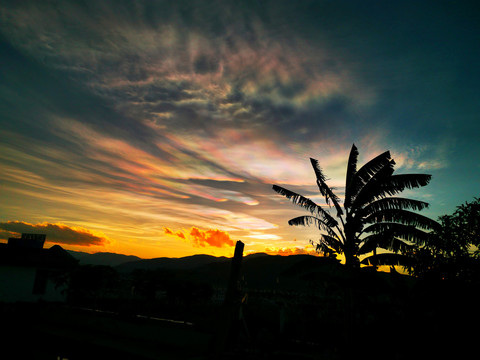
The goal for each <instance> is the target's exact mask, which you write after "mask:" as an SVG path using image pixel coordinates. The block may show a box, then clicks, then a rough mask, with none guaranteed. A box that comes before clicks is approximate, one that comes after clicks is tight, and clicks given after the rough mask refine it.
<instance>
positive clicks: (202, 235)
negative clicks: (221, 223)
mask: <svg viewBox="0 0 480 360" xmlns="http://www.w3.org/2000/svg"><path fill="white" fill-rule="evenodd" d="M164 232H165V234H166V235H170V236H175V237H178V238H181V239H183V240H187V241H190V242H191V243H192V244H193V245H194V246H197V247H206V246H213V247H218V248H221V247H229V246H230V247H231V246H234V245H235V242H234V241H233V240H232V239H231V237H230V234H229V233H228V232H226V231H222V230H218V229H208V230H200V229H199V228H197V227H192V228H191V229H190V230H189V231H188V232H187V235H185V234H184V233H183V232H182V231H177V232H173V231H172V230H171V229H170V228H167V227H165V228H164Z"/></svg>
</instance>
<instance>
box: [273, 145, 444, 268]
mask: <svg viewBox="0 0 480 360" xmlns="http://www.w3.org/2000/svg"><path fill="white" fill-rule="evenodd" d="M358 154H359V153H358V149H357V147H356V146H355V144H354V145H352V149H351V151H350V156H349V158H348V164H347V176H346V184H345V200H344V202H343V206H342V204H341V201H340V198H339V197H338V196H337V195H336V194H335V193H334V190H335V189H333V188H331V187H329V186H328V185H327V182H326V181H327V179H326V176H325V174H324V173H323V171H322V169H321V167H320V165H319V162H318V161H317V160H315V159H312V158H310V161H311V163H312V166H313V170H314V171H315V175H316V179H317V181H316V182H317V185H318V189H319V191H320V193H321V194H322V195H323V196H324V197H325V201H326V203H327V204H328V206H329V207H330V209H331V210H333V212H334V215H335V217H334V216H332V215H331V214H330V211H329V210H328V209H327V210H325V209H324V208H323V207H322V206H320V205H317V204H316V203H315V202H313V201H312V200H311V199H308V198H306V197H304V196H302V195H300V194H297V193H295V192H293V191H290V190H288V189H285V188H283V187H281V186H278V185H273V190H275V191H276V192H277V193H279V194H281V195H283V196H285V197H286V198H288V199H290V200H291V201H292V202H293V203H294V204H296V205H299V206H301V207H303V208H305V209H306V210H308V211H309V212H310V213H311V215H304V216H299V217H296V218H293V219H291V220H289V221H288V223H289V225H303V226H306V225H315V226H316V227H318V228H319V229H320V230H321V231H322V232H323V233H322V234H321V237H320V240H319V242H318V243H315V245H316V248H317V251H322V252H324V253H334V254H343V255H344V256H345V264H346V266H347V267H348V268H351V269H354V268H358V267H359V265H360V260H359V259H360V256H367V257H366V258H365V259H363V260H362V263H364V264H369V265H403V263H404V260H406V259H407V258H406V257H405V256H402V254H401V253H402V252H404V251H406V250H408V249H409V248H411V247H412V245H413V244H419V245H422V244H425V243H426V242H428V241H429V239H430V238H431V236H432V234H431V233H430V232H428V230H432V229H436V228H437V227H438V223H436V222H435V221H434V220H431V219H429V218H427V217H425V216H423V215H420V214H418V213H416V212H413V211H412V210H414V211H419V210H422V209H425V208H426V207H428V203H426V202H424V201H419V200H413V199H408V198H403V197H395V196H394V195H396V194H398V193H400V192H402V191H403V190H405V189H413V188H418V187H422V186H425V185H427V184H428V183H429V182H430V179H431V175H426V174H401V175H394V174H393V173H394V165H395V161H394V160H393V159H392V158H391V156H390V152H389V151H386V152H384V153H382V154H380V155H378V156H377V157H375V158H374V159H372V160H370V161H369V162H367V163H366V164H365V165H363V166H362V167H361V168H360V169H359V170H357V160H358ZM425 230H426V231H425ZM379 248H380V249H385V250H387V251H388V252H384V253H381V254H377V249H379ZM372 253H373V255H371V256H368V254H372Z"/></svg>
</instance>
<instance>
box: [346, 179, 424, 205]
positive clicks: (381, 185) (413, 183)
mask: <svg viewBox="0 0 480 360" xmlns="http://www.w3.org/2000/svg"><path fill="white" fill-rule="evenodd" d="M431 178H432V176H431V175H427V174H402V175H391V176H386V177H384V178H382V179H381V180H380V181H378V183H372V184H371V185H370V184H369V185H368V187H365V189H362V193H361V194H360V195H359V196H358V198H357V199H355V204H354V207H360V206H363V205H364V204H369V203H371V202H373V201H375V200H378V199H382V198H385V197H387V196H393V195H396V194H398V193H400V192H402V191H403V190H405V189H413V188H417V187H421V186H425V185H428V183H429V182H430V179H431Z"/></svg>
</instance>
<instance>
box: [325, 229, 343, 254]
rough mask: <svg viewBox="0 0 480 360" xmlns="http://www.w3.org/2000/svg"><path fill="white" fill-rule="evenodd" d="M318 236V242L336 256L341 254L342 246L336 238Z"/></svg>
mask: <svg viewBox="0 0 480 360" xmlns="http://www.w3.org/2000/svg"><path fill="white" fill-rule="evenodd" d="M320 236H321V237H322V238H321V240H320V241H321V242H322V243H324V244H326V245H327V246H328V247H329V248H331V249H333V250H335V252H336V253H337V254H341V253H342V252H343V244H342V242H341V241H340V240H339V239H338V238H337V237H333V236H330V235H325V234H320Z"/></svg>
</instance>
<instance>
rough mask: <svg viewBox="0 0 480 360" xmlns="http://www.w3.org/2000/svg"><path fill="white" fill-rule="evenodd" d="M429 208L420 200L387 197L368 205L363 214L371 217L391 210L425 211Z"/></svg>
mask: <svg viewBox="0 0 480 360" xmlns="http://www.w3.org/2000/svg"><path fill="white" fill-rule="evenodd" d="M426 208H428V203H427V202H424V201H419V200H413V199H407V198H401V197H387V198H383V199H379V200H376V201H374V202H371V203H370V204H368V205H367V206H366V207H365V208H364V209H363V210H362V214H363V215H364V216H365V215H370V214H372V213H374V212H377V211H381V210H391V209H410V210H417V211H420V210H423V209H426Z"/></svg>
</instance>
